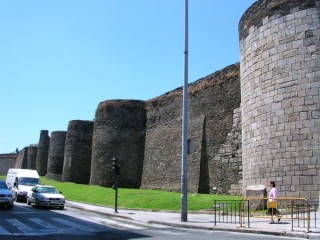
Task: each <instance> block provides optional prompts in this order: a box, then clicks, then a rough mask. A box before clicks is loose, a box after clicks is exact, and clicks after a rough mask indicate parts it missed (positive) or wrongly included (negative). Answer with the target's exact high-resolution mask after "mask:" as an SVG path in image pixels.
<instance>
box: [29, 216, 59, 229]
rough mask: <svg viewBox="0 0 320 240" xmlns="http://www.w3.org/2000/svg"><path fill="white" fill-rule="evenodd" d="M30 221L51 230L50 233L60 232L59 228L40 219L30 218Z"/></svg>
mask: <svg viewBox="0 0 320 240" xmlns="http://www.w3.org/2000/svg"><path fill="white" fill-rule="evenodd" d="M29 220H30V221H32V222H34V223H36V224H38V225H40V226H42V227H44V228H45V229H48V230H50V231H53V230H55V231H56V230H58V227H56V226H53V225H52V224H50V223H47V222H45V221H43V220H41V219H40V218H29Z"/></svg>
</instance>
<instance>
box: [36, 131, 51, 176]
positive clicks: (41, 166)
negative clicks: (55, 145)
mask: <svg viewBox="0 0 320 240" xmlns="http://www.w3.org/2000/svg"><path fill="white" fill-rule="evenodd" d="M49 143H50V137H49V132H48V130H41V132H40V139H39V146H38V151H37V158H36V170H37V171H38V173H39V175H40V176H45V175H46V174H47V165H48V154H49Z"/></svg>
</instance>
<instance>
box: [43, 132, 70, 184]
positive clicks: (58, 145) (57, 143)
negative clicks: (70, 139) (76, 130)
mask: <svg viewBox="0 0 320 240" xmlns="http://www.w3.org/2000/svg"><path fill="white" fill-rule="evenodd" d="M65 141H66V131H55V132H52V133H51V138H50V144H49V157H48V167H47V175H46V177H47V178H50V179H54V180H57V181H61V175H62V168H63V158H64V145H65Z"/></svg>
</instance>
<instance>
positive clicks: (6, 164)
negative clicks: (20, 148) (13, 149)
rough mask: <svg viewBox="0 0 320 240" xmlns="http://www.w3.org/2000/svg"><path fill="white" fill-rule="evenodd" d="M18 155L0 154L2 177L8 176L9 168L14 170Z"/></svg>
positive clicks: (0, 172) (0, 173)
mask: <svg viewBox="0 0 320 240" xmlns="http://www.w3.org/2000/svg"><path fill="white" fill-rule="evenodd" d="M16 158H17V153H7V154H0V175H2V176H6V175H7V173H8V170H9V168H14V165H15V162H16Z"/></svg>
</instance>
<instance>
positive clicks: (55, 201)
mask: <svg viewBox="0 0 320 240" xmlns="http://www.w3.org/2000/svg"><path fill="white" fill-rule="evenodd" d="M50 203H52V204H58V203H59V201H57V200H54V201H50Z"/></svg>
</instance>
